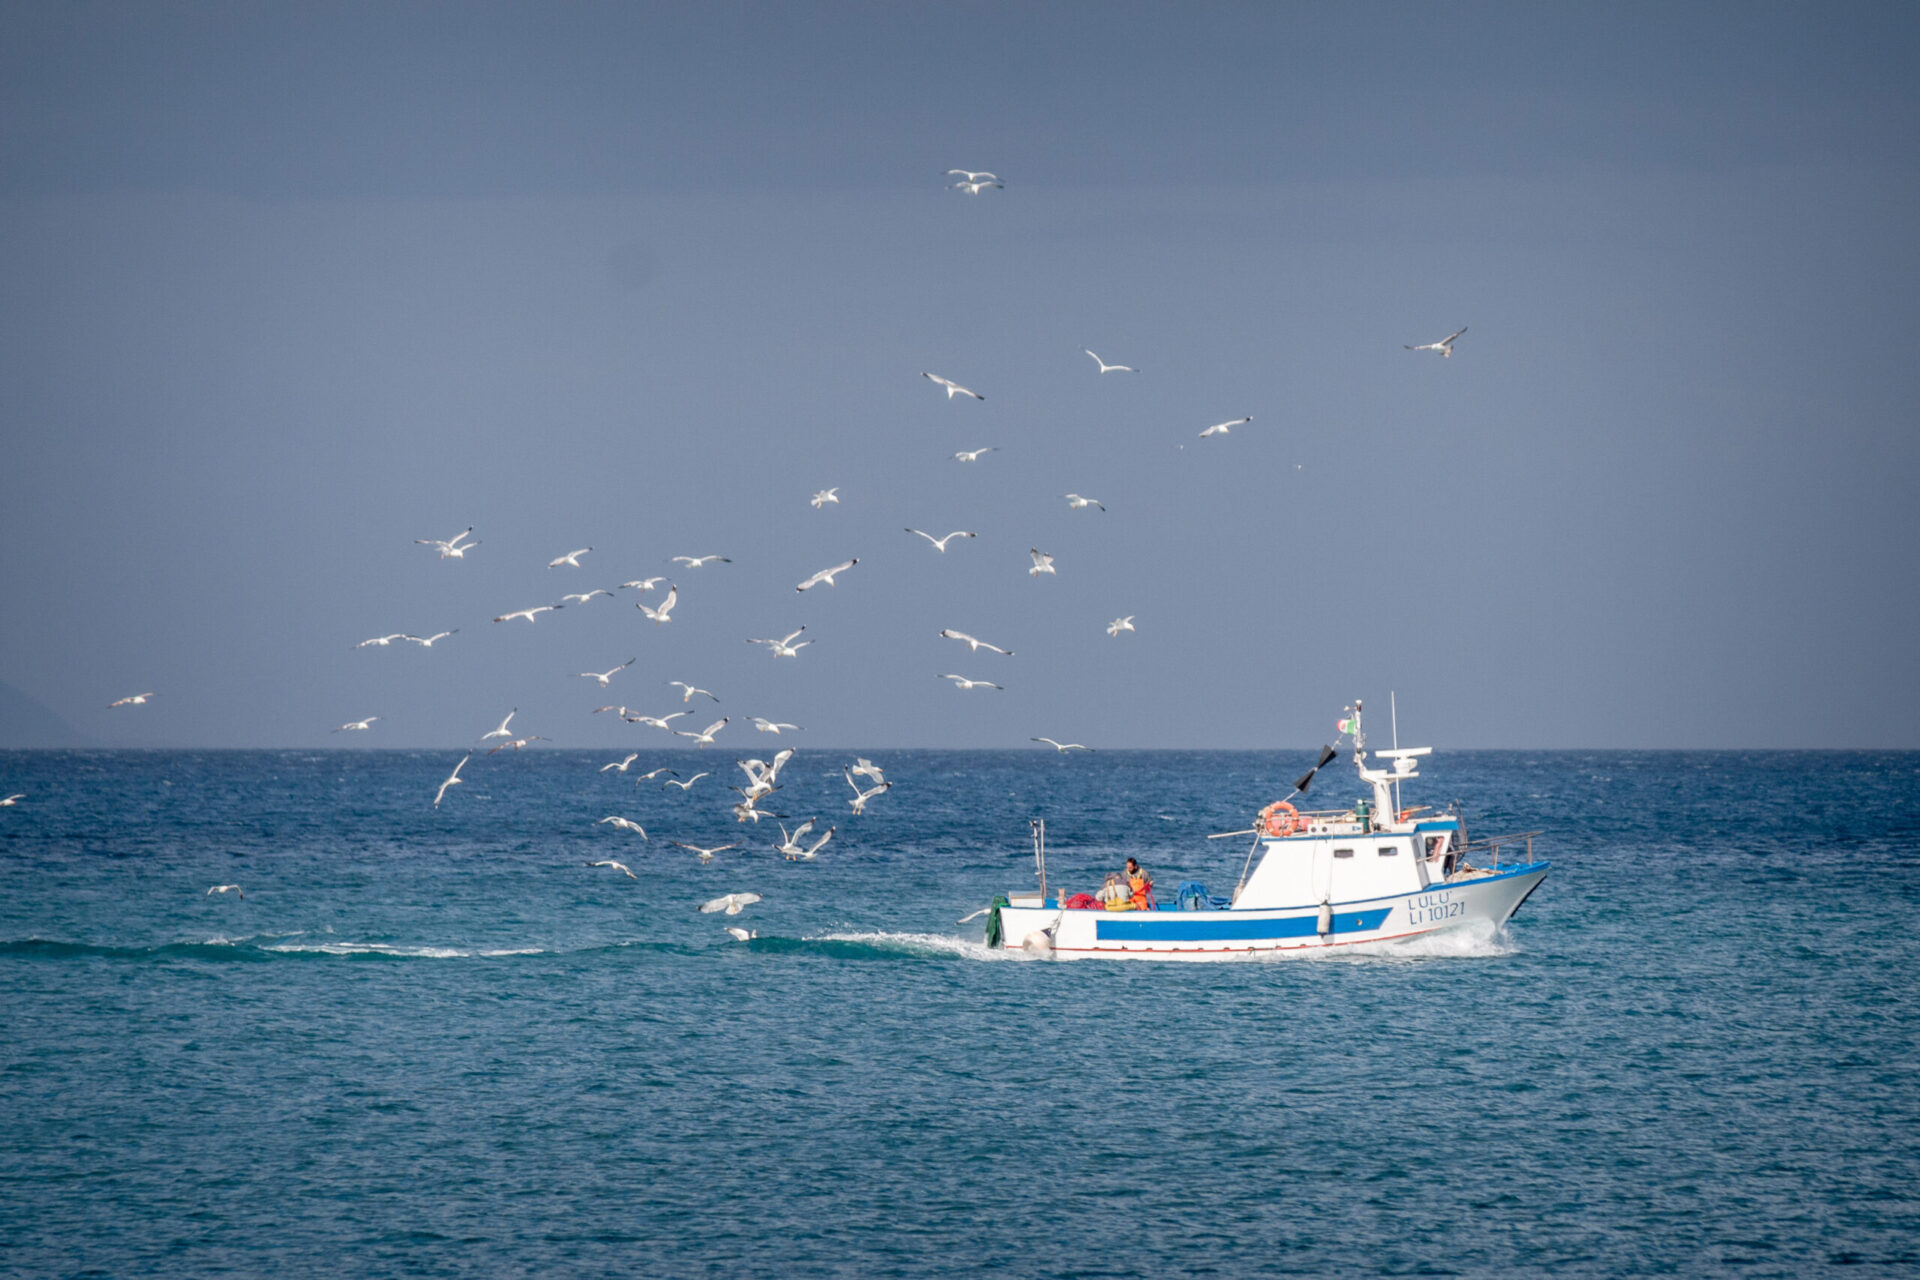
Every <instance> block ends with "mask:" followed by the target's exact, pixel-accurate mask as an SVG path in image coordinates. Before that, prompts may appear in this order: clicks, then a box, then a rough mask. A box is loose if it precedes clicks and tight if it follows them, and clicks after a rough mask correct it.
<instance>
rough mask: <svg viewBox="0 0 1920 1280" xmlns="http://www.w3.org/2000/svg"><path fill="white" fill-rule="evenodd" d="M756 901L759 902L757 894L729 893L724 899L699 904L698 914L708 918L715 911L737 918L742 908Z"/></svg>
mask: <svg viewBox="0 0 1920 1280" xmlns="http://www.w3.org/2000/svg"><path fill="white" fill-rule="evenodd" d="M758 901H760V895H759V894H757V893H730V894H728V895H727V896H726V897H724V898H715V899H714V900H713V901H711V902H703V903H701V904H700V914H701V915H707V916H710V915H712V914H713V913H714V912H716V911H724V912H726V913H727V914H728V915H730V916H737V915H739V914H740V912H741V909H742V908H744V907H750V906H752V905H753V904H754V903H756V902H758Z"/></svg>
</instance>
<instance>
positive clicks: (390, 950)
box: [261, 942, 544, 960]
mask: <svg viewBox="0 0 1920 1280" xmlns="http://www.w3.org/2000/svg"><path fill="white" fill-rule="evenodd" d="M261 950H263V951H280V952H304V953H308V954H319V955H328V956H394V957H396V958H398V959H403V960H467V959H472V958H473V957H476V956H478V957H480V958H482V959H487V958H491V957H494V956H537V955H540V954H542V952H543V950H544V948H541V947H503V948H498V949H493V950H471V949H468V948H465V947H426V946H419V947H406V946H396V945H393V944H390V943H385V942H310V943H292V942H289V943H282V944H281V945H279V946H274V947H262V948H261Z"/></svg>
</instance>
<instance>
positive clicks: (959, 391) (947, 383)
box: [920, 373, 986, 400]
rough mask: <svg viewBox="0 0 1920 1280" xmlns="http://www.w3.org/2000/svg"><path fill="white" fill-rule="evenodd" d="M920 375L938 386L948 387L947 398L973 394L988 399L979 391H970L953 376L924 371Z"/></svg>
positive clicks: (977, 397)
mask: <svg viewBox="0 0 1920 1280" xmlns="http://www.w3.org/2000/svg"><path fill="white" fill-rule="evenodd" d="M920 376H921V377H923V378H926V379H927V380H929V381H930V382H932V383H934V385H936V386H941V387H945V388H946V389H947V399H949V400H951V399H953V398H954V397H955V396H972V397H973V398H974V399H975V400H985V399H986V397H985V396H983V395H981V394H980V393H979V392H978V391H969V390H967V389H966V388H965V387H963V386H961V385H960V384H959V383H957V382H955V381H953V380H952V379H951V378H943V377H941V376H940V375H939V374H937V373H923V374H921V375H920Z"/></svg>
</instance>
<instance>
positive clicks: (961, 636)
mask: <svg viewBox="0 0 1920 1280" xmlns="http://www.w3.org/2000/svg"><path fill="white" fill-rule="evenodd" d="M940 635H941V638H943V639H946V640H964V641H965V642H966V645H967V649H968V651H969V652H972V653H978V652H980V651H981V650H982V649H991V650H993V651H994V652H995V653H1004V654H1005V655H1007V657H1009V658H1011V657H1012V656H1013V650H1011V649H1002V648H1001V647H1000V646H999V645H997V644H988V643H987V642H986V641H985V640H976V639H974V638H973V637H972V636H970V635H968V634H967V633H966V632H964V631H953V630H943V631H941V633H940Z"/></svg>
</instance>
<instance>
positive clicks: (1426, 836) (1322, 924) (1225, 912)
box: [987, 702, 1551, 960]
mask: <svg viewBox="0 0 1920 1280" xmlns="http://www.w3.org/2000/svg"><path fill="white" fill-rule="evenodd" d="M1361 712H1362V707H1361V704H1360V703H1359V702H1355V703H1354V704H1353V706H1352V707H1351V708H1349V709H1348V712H1347V714H1346V715H1345V716H1344V717H1343V718H1342V719H1341V720H1340V722H1339V727H1340V730H1341V733H1342V736H1351V738H1352V740H1353V763H1354V767H1355V768H1356V769H1357V770H1358V771H1359V774H1360V781H1361V782H1362V783H1363V784H1365V787H1366V792H1365V794H1364V795H1363V796H1362V797H1361V798H1360V799H1358V800H1357V801H1356V802H1355V803H1354V805H1353V807H1351V808H1348V809H1336V810H1320V811H1311V810H1307V809H1303V808H1300V807H1298V806H1296V805H1295V804H1294V803H1293V802H1294V801H1295V800H1296V799H1298V798H1300V797H1301V796H1303V795H1304V793H1305V792H1306V790H1307V788H1308V787H1309V786H1310V785H1312V783H1313V779H1314V775H1315V774H1316V773H1318V772H1319V771H1320V770H1321V769H1323V768H1325V767H1326V766H1327V765H1328V764H1331V763H1332V762H1333V761H1334V760H1336V759H1337V758H1338V755H1339V753H1338V752H1337V751H1336V750H1335V749H1334V748H1333V747H1330V746H1329V747H1325V748H1322V750H1321V753H1320V759H1319V762H1318V763H1317V764H1315V765H1314V767H1313V768H1312V769H1309V770H1308V771H1307V773H1306V775H1305V776H1304V777H1302V778H1300V779H1299V780H1298V781H1296V782H1295V783H1294V784H1293V793H1292V794H1291V795H1289V796H1288V797H1287V798H1286V799H1285V800H1279V801H1275V802H1274V803H1272V804H1269V805H1267V806H1266V807H1265V808H1263V809H1261V810H1260V811H1259V813H1258V814H1257V815H1256V817H1255V819H1254V824H1253V826H1252V827H1249V828H1247V829H1246V830H1244V831H1229V832H1221V833H1220V834H1219V835H1217V836H1211V837H1209V839H1222V838H1226V837H1231V836H1243V835H1244V836H1251V837H1252V845H1251V847H1250V848H1249V849H1248V851H1247V856H1246V862H1245V865H1244V866H1243V867H1242V868H1241V870H1240V878H1239V881H1238V883H1237V884H1236V885H1235V886H1234V890H1233V892H1232V894H1231V895H1226V896H1216V895H1214V894H1212V893H1209V892H1208V890H1207V888H1206V886H1205V885H1204V884H1202V883H1199V882H1197V881H1187V882H1184V883H1182V884H1181V885H1179V887H1178V888H1177V889H1176V890H1175V891H1174V892H1173V894H1172V895H1170V897H1169V898H1168V899H1167V900H1164V901H1162V900H1156V899H1155V898H1154V897H1153V896H1152V895H1151V894H1148V895H1147V896H1146V898H1145V901H1144V902H1141V901H1140V900H1139V899H1138V897H1136V898H1135V899H1134V900H1132V901H1127V900H1125V899H1123V898H1121V897H1120V895H1118V894H1115V895H1110V896H1113V897H1115V898H1116V899H1118V900H1116V901H1114V902H1112V903H1108V902H1101V901H1097V900H1095V899H1094V898H1092V897H1091V896H1090V895H1086V894H1077V895H1063V894H1061V893H1058V892H1055V891H1050V890H1049V888H1048V886H1047V873H1046V826H1045V823H1044V822H1040V821H1035V822H1034V824H1033V828H1034V830H1033V837H1034V859H1035V864H1036V868H1037V870H1038V872H1039V877H1040V888H1039V892H1037V893H1012V894H1007V895H1004V896H1003V897H1002V898H997V899H995V903H994V906H993V907H992V908H991V909H990V911H989V914H988V918H987V943H988V945H989V946H992V947H997V948H1000V949H1004V950H1010V951H1020V950H1024V951H1028V952H1033V953H1040V954H1048V955H1052V956H1055V957H1058V958H1061V959H1080V958H1086V957H1108V958H1113V959H1152V960H1235V959H1244V958H1247V957H1249V956H1259V955H1263V954H1268V953H1275V952H1286V951H1300V950H1311V949H1322V948H1328V947H1352V946H1358V945H1362V944H1370V943H1371V944H1379V943H1399V942H1405V941H1407V940H1409V939H1415V938H1421V937H1426V936H1430V935H1433V934H1438V933H1445V932H1451V931H1455V930H1471V929H1479V930H1484V931H1487V932H1491V931H1492V930H1493V929H1497V928H1498V927H1499V926H1501V925H1503V924H1505V923H1506V922H1507V920H1508V919H1509V918H1511V917H1512V915H1513V913H1514V912H1516V911H1518V910H1519V909H1520V905H1521V904H1522V903H1524V902H1525V901H1526V900H1527V898H1528V896H1529V895H1531V894H1532V893H1533V891H1534V890H1535V889H1537V888H1539V887H1540V882H1541V881H1543V880H1545V879H1546V877H1547V871H1548V870H1549V868H1550V866H1551V864H1550V863H1548V862H1546V861H1544V860H1539V861H1536V860H1535V858H1534V853H1533V841H1534V838H1535V837H1536V836H1538V835H1540V834H1541V833H1540V832H1537V831H1527V832H1521V833H1519V834H1517V835H1511V836H1500V837H1497V838H1493V839H1479V840H1471V839H1469V838H1468V833H1467V828H1466V822H1465V819H1464V818H1463V817H1462V815H1461V813H1460V812H1459V809H1458V807H1457V806H1455V807H1453V808H1450V809H1448V810H1445V811H1436V810H1434V809H1431V808H1428V807H1412V808H1403V807H1402V805H1401V798H1400V787H1401V784H1402V783H1404V782H1408V781H1411V780H1413V779H1415V778H1417V777H1419V776H1420V774H1419V764H1420V761H1421V760H1422V759H1423V758H1424V757H1426V756H1428V755H1430V754H1432V748H1430V747H1399V746H1397V745H1396V746H1395V747H1393V748H1391V749H1389V750H1385V751H1379V752H1376V753H1374V759H1375V760H1376V761H1377V764H1370V763H1369V760H1368V755H1367V750H1366V735H1365V733H1364V730H1363V728H1362V725H1361ZM1396 738H1397V734H1396ZM1123 903H1124V905H1123ZM1136 903H1137V904H1138V905H1137V906H1136Z"/></svg>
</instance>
